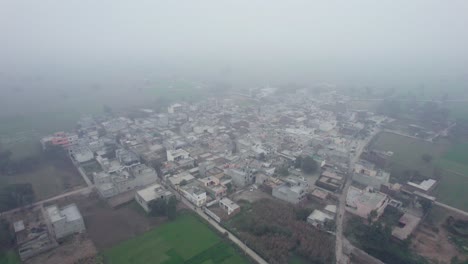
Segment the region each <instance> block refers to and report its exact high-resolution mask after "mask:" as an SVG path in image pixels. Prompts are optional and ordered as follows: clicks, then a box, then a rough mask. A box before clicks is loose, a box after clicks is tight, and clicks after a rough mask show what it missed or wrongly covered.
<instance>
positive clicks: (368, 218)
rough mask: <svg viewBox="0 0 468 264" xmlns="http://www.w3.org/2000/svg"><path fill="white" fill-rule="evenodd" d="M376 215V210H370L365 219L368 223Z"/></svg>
mask: <svg viewBox="0 0 468 264" xmlns="http://www.w3.org/2000/svg"><path fill="white" fill-rule="evenodd" d="M377 215H378V214H377V211H376V210H372V211H370V213H369V215H368V216H367V221H369V223H372V222H373V221H374V220H375V219H376V218H377Z"/></svg>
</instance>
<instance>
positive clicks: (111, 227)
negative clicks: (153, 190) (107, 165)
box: [75, 194, 166, 251]
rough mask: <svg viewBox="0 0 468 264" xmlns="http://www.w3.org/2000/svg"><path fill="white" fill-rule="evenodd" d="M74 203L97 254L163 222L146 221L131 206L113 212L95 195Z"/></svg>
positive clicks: (163, 219) (142, 214) (139, 211)
mask: <svg viewBox="0 0 468 264" xmlns="http://www.w3.org/2000/svg"><path fill="white" fill-rule="evenodd" d="M75 202H76V204H77V205H78V207H79V209H80V211H81V214H82V215H83V218H84V221H85V225H86V230H87V232H88V234H89V236H90V238H91V239H92V240H93V242H94V243H95V245H96V247H97V248H98V249H99V250H100V251H102V250H104V249H108V248H111V247H113V246H115V245H116V244H118V243H119V242H122V241H125V240H128V239H130V238H133V237H135V236H138V235H141V234H143V233H145V232H147V231H148V230H150V229H151V228H153V227H155V226H157V225H160V224H162V223H164V222H165V221H166V220H165V218H160V217H147V216H146V215H145V214H144V213H143V212H142V210H138V209H139V208H137V207H136V204H133V203H130V204H128V205H125V206H122V207H120V208H117V209H113V208H111V207H110V206H108V205H107V203H106V202H105V201H102V200H100V198H99V197H98V196H97V195H96V194H94V195H93V196H91V197H89V198H87V199H80V200H78V201H75Z"/></svg>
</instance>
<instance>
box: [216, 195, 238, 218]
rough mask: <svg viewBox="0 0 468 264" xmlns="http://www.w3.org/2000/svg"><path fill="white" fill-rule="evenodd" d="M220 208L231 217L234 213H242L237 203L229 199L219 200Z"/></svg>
mask: <svg viewBox="0 0 468 264" xmlns="http://www.w3.org/2000/svg"><path fill="white" fill-rule="evenodd" d="M219 206H220V207H221V208H222V209H223V210H224V211H226V212H227V214H228V215H231V214H233V213H237V212H239V211H240V207H239V205H237V204H236V203H235V202H233V201H231V200H230V199H228V198H226V197H225V198H223V199H221V200H219Z"/></svg>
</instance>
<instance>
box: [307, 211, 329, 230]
mask: <svg viewBox="0 0 468 264" xmlns="http://www.w3.org/2000/svg"><path fill="white" fill-rule="evenodd" d="M333 219H334V216H332V215H330V214H328V213H326V212H322V211H321V210H318V209H316V210H314V211H313V212H312V213H311V214H310V215H309V216H308V217H307V223H309V224H311V225H313V226H315V227H319V228H321V227H323V225H324V224H325V222H326V221H330V220H333Z"/></svg>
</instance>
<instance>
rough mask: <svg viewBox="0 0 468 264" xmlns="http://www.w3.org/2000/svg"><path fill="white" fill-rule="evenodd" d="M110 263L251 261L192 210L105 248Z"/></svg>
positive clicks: (105, 254)
mask: <svg viewBox="0 0 468 264" xmlns="http://www.w3.org/2000/svg"><path fill="white" fill-rule="evenodd" d="M104 256H105V258H106V260H107V261H108V262H109V263H112V264H120V263H122V264H123V263H134V264H139V263H142V264H146V263H156V264H157V263H161V264H175V263H190V264H202V263H224V264H231V263H232V264H234V263H248V262H247V260H245V259H244V258H243V257H241V256H240V255H239V254H238V253H237V252H236V250H235V249H234V248H233V247H232V246H230V245H229V244H228V243H227V242H225V241H223V240H222V239H221V238H220V237H219V236H218V235H216V234H215V233H214V232H213V231H212V230H210V228H209V227H207V226H206V225H205V224H204V223H202V222H201V221H200V220H199V219H198V218H197V217H196V216H194V215H192V214H182V215H180V216H178V217H177V219H176V220H174V221H172V222H169V223H167V224H164V225H162V226H160V227H157V228H155V229H153V230H151V231H149V232H147V233H145V234H143V235H141V236H138V237H135V238H133V239H131V240H127V241H125V242H123V243H120V244H118V245H117V246H115V247H113V248H111V249H110V250H107V251H105V252H104Z"/></svg>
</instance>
